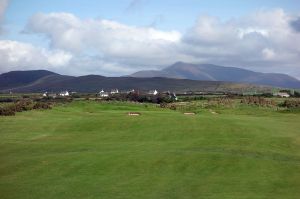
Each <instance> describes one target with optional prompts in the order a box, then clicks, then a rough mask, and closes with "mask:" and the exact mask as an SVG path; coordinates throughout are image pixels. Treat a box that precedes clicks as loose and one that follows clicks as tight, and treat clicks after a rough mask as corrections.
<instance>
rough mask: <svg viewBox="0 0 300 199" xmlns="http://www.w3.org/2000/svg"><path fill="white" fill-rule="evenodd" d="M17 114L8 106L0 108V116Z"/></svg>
mask: <svg viewBox="0 0 300 199" xmlns="http://www.w3.org/2000/svg"><path fill="white" fill-rule="evenodd" d="M15 114H16V113H15V111H14V110H13V109H11V108H10V107H8V106H7V107H0V116H13V115H15Z"/></svg>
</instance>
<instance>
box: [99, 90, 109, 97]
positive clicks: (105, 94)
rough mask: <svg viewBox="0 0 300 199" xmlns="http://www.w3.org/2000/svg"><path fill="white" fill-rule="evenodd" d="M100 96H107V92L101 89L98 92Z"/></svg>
mask: <svg viewBox="0 0 300 199" xmlns="http://www.w3.org/2000/svg"><path fill="white" fill-rule="evenodd" d="M99 95H100V97H108V96H109V94H108V92H105V91H104V90H103V89H102V90H101V91H100V92H99Z"/></svg>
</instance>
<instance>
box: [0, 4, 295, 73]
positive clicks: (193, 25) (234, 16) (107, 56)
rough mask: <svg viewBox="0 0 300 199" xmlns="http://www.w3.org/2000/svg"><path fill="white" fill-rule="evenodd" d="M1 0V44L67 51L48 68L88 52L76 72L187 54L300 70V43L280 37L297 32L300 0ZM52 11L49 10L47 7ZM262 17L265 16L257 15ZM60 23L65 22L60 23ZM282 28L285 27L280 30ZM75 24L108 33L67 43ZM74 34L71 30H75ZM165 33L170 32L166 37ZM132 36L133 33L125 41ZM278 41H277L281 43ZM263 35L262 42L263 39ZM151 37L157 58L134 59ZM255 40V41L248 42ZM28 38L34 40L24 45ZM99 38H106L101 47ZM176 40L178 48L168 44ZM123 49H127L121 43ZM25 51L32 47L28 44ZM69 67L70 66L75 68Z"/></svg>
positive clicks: (127, 68)
mask: <svg viewBox="0 0 300 199" xmlns="http://www.w3.org/2000/svg"><path fill="white" fill-rule="evenodd" d="M1 1H2V2H8V6H7V7H6V9H4V11H5V12H4V14H2V15H3V16H1V13H0V17H1V18H2V20H1V18H0V20H1V24H0V25H1V26H2V28H1V29H0V31H1V30H2V31H1V32H0V39H1V40H2V42H3V41H6V43H5V44H7V45H8V42H10V43H9V45H8V46H10V48H12V47H11V46H12V45H13V46H15V45H21V46H22V47H24V49H28V48H29V49H30V50H32V51H34V52H37V51H38V50H41V53H42V54H43V55H45V57H46V58H47V59H48V58H49V55H51V56H52V55H53V56H58V57H59V55H61V54H59V55H58V54H57V53H62V54H63V55H64V56H63V57H69V58H70V57H71V58H70V59H68V60H69V61H68V63H67V64H65V65H63V64H62V65H60V66H59V67H58V66H56V65H55V66H53V68H50V65H51V64H49V63H48V66H47V67H48V69H53V70H57V71H59V70H61V71H62V72H66V73H70V71H71V70H70V69H69V68H70V66H69V65H70V63H72V64H73V65H80V64H82V63H83V62H84V60H89V63H93V64H89V65H88V66H86V67H85V69H88V71H85V70H83V69H80V67H78V68H76V70H75V71H76V72H75V73H78V74H84V73H87V72H96V73H104V74H107V75H114V74H119V73H120V74H121V73H127V72H132V71H135V70H138V69H160V68H162V67H165V66H166V65H168V64H169V63H172V62H176V61H179V60H184V61H189V62H210V63H216V64H220V63H222V64H223V65H238V66H240V67H244V68H248V69H254V70H258V71H262V72H269V71H273V70H276V71H278V72H284V73H287V74H296V76H298V77H300V70H299V68H298V67H297V66H296V64H295V63H296V62H297V61H298V59H297V57H299V49H298V48H294V49H290V47H289V46H288V44H289V43H290V42H291V41H288V40H285V41H283V39H282V38H283V35H287V34H289V37H290V38H293V39H295V38H298V33H297V31H296V32H295V30H293V29H297V27H296V28H295V27H288V28H289V29H290V30H289V32H288V33H286V32H284V29H285V28H286V26H289V24H292V23H293V22H295V23H293V24H298V18H299V16H300V3H299V0H240V1H238V0H227V1H218V0H109V1H108V0H48V1H46V0H10V1H9V0H0V2H1ZM0 5H1V4H0ZM51 13H54V14H53V15H51ZM61 13H66V14H69V15H70V16H66V15H62V14H61ZM38 14H41V15H38ZM40 18H43V20H44V21H43V22H42V23H44V26H43V24H41V23H39V24H38V23H37V21H39V20H40ZM70 18H74V20H75V21H77V22H76V23H77V24H79V23H80V24H81V25H82V29H80V28H78V27H77V26H76V28H75V27H73V25H74V24H73V23H72V25H70V24H69V23H71V22H70V21H69V20H70ZM74 20H73V21H74ZM103 20H107V21H109V24H107V23H106V22H103ZM259 20H261V21H263V22H262V23H260V22H259ZM49 21H50V22H49ZM91 21H93V22H91ZM276 21H278V23H275V22H276ZM299 21H300V18H299ZM279 22H280V23H279ZM114 23H117V24H114ZM47 24H48V25H49V24H51V26H52V27H53V26H54V24H60V25H59V26H57V27H59V28H62V29H59V30H57V31H56V32H55V31H54V30H51V27H46V25H47ZM62 24H63V25H62ZM91 24H92V25H91ZM64 25H66V26H65V27H62V26H64ZM120 25H122V26H123V27H121V26H120ZM279 25H280V27H279ZM111 27H113V29H114V28H120V30H119V32H120V35H117V34H115V32H111V34H112V35H113V36H112V37H109V38H107V37H108V35H107V34H110V33H107V29H110V28H111ZM278 27H279V28H278ZM68 28H69V29H68ZM281 28H282V30H280V29H281ZM79 29H80V30H79ZM99 29H101V30H99ZM222 29H226V31H228V32H225V33H223V32H222ZM227 29H228V30H227ZM229 29H230V30H229ZM24 30H25V31H24ZM28 30H29V31H28ZM74 30H76V31H77V32H76V33H74V34H75V35H76V38H80V39H81V40H83V39H84V38H87V37H93V36H94V37H95V38H94V39H95V40H98V39H99V38H98V37H97V34H99V35H102V37H103V38H105V39H103V40H104V41H103V40H101V41H99V42H98V43H97V45H98V46H97V45H96V42H95V44H89V45H88V44H84V45H83V44H78V45H77V43H76V41H75V40H74V44H73V43H72V42H71V43H70V46H66V44H65V42H66V41H65V40H64V39H67V40H68V41H70V40H71V37H70V38H69V37H68V38H66V37H67V36H66V35H69V34H70V31H74ZM87 30H89V31H87ZM91 30H97V31H98V32H97V33H95V32H96V31H91ZM103 30H105V31H103ZM24 32H26V33H24ZM91 32H94V33H91ZM105 34H106V35H105ZM130 34H133V35H130ZM230 34H235V39H233V38H232V37H231V36H229V35H230ZM246 34H247V35H250V34H251V35H252V37H251V41H248V40H249V38H250V37H247V40H246V37H245V38H242V37H244V36H245V35H246ZM254 34H258V36H256V40H255V41H252V40H253V39H254ZM272 34H274V35H279V36H282V37H279V36H278V37H276V38H275V37H274V36H273V37H272ZM280 34H282V35H280ZM59 35H61V38H59ZM91 35H92V36H91ZM153 35H154V36H153ZM72 36H74V35H73V33H72ZM131 36H132V37H131ZM152 37H154V40H153V38H152ZM168 37H170V39H169V38H168ZM227 37H228V38H227ZM258 37H259V38H258ZM263 37H265V38H263ZM136 38H137V39H136ZM299 38H300V37H299ZM131 39H132V41H130V40H131ZM105 40H111V41H112V42H113V43H114V44H113V45H109V44H107V43H105ZM162 40H165V41H162ZM222 40H228V41H231V40H232V41H233V42H237V43H238V44H239V46H234V47H233V46H230V45H229V44H227V45H224V42H222ZM115 41H118V42H115ZM137 41H138V42H137ZM277 41H280V42H281V43H280V44H278V42H277ZM16 42H18V43H16ZM189 42H190V43H189ZM262 42H263V45H262V44H261V43H262ZM87 43H88V42H87ZM91 43H93V42H91ZM132 43H133V44H132ZM249 43H250V44H251V45H250V44H249ZM149 44H151V45H152V44H153V49H152V48H151V49H150V50H149V51H147V52H145V53H151V54H152V55H153V56H152V57H151V58H152V60H153V59H155V55H156V57H157V60H159V61H154V62H153V63H152V64H151V65H150V64H149V63H148V62H149V60H151V59H150V56H143V55H139V56H140V57H142V58H141V59H140V60H134V59H135V57H137V56H138V55H137V54H134V53H135V52H139V50H137V51H135V50H136V48H138V47H137V46H138V45H139V47H140V48H141V49H145V48H146V47H147V46H149ZM252 44H257V45H256V46H253V45H252ZM28 45H30V46H32V47H28ZM74 45H77V46H76V49H74V48H72V47H73V46H74ZM102 45H108V46H105V47H101V46H102ZM126 45H127V46H128V45H129V50H132V54H129V52H131V51H129V52H123V53H122V52H119V50H120V49H122V48H124V47H125V46H126ZM245 45H246V47H245ZM171 46H172V47H171ZM283 46H284V48H286V51H284V52H281V51H282V50H281V48H282V47H283ZM19 47H20V46H19ZM158 47H159V48H158ZM175 48H176V52H173V51H175V50H174V49H175ZM238 48H239V49H238ZM245 48H247V50H244V49H245ZM116 49H117V51H116ZM124 49H125V51H126V48H124ZM155 49H156V50H155ZM157 49H159V50H160V49H167V50H168V51H172V53H169V54H164V57H163V55H161V53H159V52H158V51H159V50H158V51H157ZM109 50H111V52H109ZM151 50H153V51H151ZM220 50H221V51H222V50H223V51H228V52H230V53H228V54H227V55H224V53H221V54H220ZM25 51H26V50H24V52H25ZM244 51H245V52H244ZM251 51H253V55H254V54H255V53H256V52H257V51H259V52H261V55H258V54H255V56H256V57H258V56H261V57H262V58H261V60H259V59H258V58H257V59H255V60H254V59H253V60H250V59H248V57H249V55H250V54H251V53H252V52H251ZM45 52H46V53H45ZM87 52H93V53H92V55H91V53H87ZM206 52H210V53H211V54H208V55H207V53H206ZM238 52H242V53H243V54H242V53H240V54H239V53H238ZM11 53H13V52H11ZM26 53H29V52H27V51H26ZM26 53H25V54H26ZM6 54H7V51H6ZM86 54H89V57H85V55H86ZM277 54H284V56H282V59H280V60H278V59H275V58H276V57H277ZM157 55H159V56H157ZM251 55H252V54H251ZM0 56H1V54H0ZM11 56H12V57H14V56H15V59H17V58H18V60H19V59H20V60H21V58H20V56H21V55H19V54H18V56H19V57H17V55H11ZM130 56H131V57H130ZM221 56H222V57H221ZM78 57H81V58H82V59H79V58H78ZM140 57H139V58H140ZM159 57H163V58H159ZM50 58H51V57H50ZM50 58H49V59H50ZM75 58H76V59H75ZM245 58H247V60H245ZM15 59H12V60H15ZM22 59H23V58H22ZM291 59H294V61H293V62H292V61H287V60H291ZM26 60H28V58H26ZM50 60H52V59H50ZM10 63H11V62H10V60H7V61H6V62H5V64H10ZM59 63H62V62H59ZM84 63H87V62H84ZM99 63H100V64H101V65H105V66H106V67H98V68H97V67H96V66H97V64H99ZM11 65H14V67H11V68H12V69H15V68H16V66H17V63H12V64H11ZM27 65H32V66H31V67H29V68H34V67H36V66H34V64H31V62H28V64H27ZM45 65H47V64H45ZM275 65H276V66H275ZM137 66H139V67H137ZM271 66H272V67H271ZM281 66H284V68H282V67H281ZM0 67H1V63H0ZM27 67H28V66H27ZM45 67H46V66H45ZM280 67H281V68H280ZM3 68H4V67H2V70H1V68H0V72H1V71H4V70H8V69H11V68H8V67H6V68H5V69H3ZM24 68H25V67H24ZM61 68H63V69H61ZM117 68H118V69H117ZM26 69H27V68H26ZM119 69H120V70H119ZM72 71H74V68H73V69H72ZM120 71H122V72H120Z"/></svg>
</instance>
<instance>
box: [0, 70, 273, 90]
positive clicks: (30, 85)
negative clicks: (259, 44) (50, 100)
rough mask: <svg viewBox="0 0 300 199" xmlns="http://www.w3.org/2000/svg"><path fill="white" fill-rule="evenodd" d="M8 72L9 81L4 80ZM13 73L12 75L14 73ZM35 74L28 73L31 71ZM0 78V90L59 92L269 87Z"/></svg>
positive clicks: (42, 75)
mask: <svg viewBox="0 0 300 199" xmlns="http://www.w3.org/2000/svg"><path fill="white" fill-rule="evenodd" d="M7 74H9V77H10V78H9V82H5V80H7V79H8V78H7V76H8V75H7ZM14 74H15V75H14ZM29 74H32V75H35V76H34V77H32V76H31V75H29ZM0 81H2V82H5V86H4V87H2V88H1V89H0V91H1V92H9V91H12V92H17V93H18V92H19V93H29V92H46V91H48V92H60V91H63V90H69V91H76V92H99V91H100V90H101V89H105V90H110V89H114V88H118V89H120V90H130V89H138V90H144V91H147V90H152V89H157V90H159V91H167V90H170V91H232V92H247V91H253V90H255V91H271V89H272V88H271V87H266V86H257V85H251V84H241V83H230V82H221V81H196V80H188V79H171V78H164V77H153V78H135V77H104V76H100V75H87V76H80V77H73V76H65V75H59V74H56V73H52V72H50V71H43V72H41V71H18V72H17V73H16V72H10V73H4V74H2V75H0Z"/></svg>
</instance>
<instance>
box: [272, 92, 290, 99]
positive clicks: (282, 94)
mask: <svg viewBox="0 0 300 199" xmlns="http://www.w3.org/2000/svg"><path fill="white" fill-rule="evenodd" d="M274 96H278V97H285V98H287V97H290V94H288V93H285V92H278V93H274Z"/></svg>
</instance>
